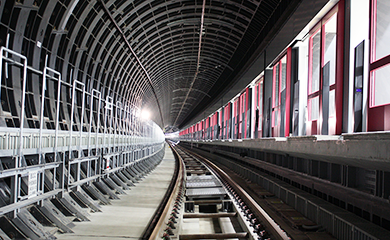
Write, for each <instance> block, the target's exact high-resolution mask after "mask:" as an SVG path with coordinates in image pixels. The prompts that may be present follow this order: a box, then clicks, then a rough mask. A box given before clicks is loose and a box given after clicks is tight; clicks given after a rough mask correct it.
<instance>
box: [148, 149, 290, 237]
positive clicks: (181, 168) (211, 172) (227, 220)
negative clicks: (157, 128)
mask: <svg viewBox="0 0 390 240" xmlns="http://www.w3.org/2000/svg"><path fill="white" fill-rule="evenodd" d="M171 148H172V150H173V152H174V153H175V155H176V157H177V160H178V163H179V164H178V166H177V168H178V169H177V171H176V173H177V175H176V176H174V177H173V180H174V181H175V184H174V185H173V186H172V187H171V188H170V189H169V191H168V192H170V197H169V198H168V199H167V200H166V204H165V207H163V208H164V210H161V211H160V213H161V214H160V215H156V216H155V218H154V219H153V220H152V221H151V223H152V222H153V223H154V224H153V228H154V230H153V231H152V232H151V234H150V235H145V236H144V239H146V238H148V239H161V238H162V239H166V240H168V239H259V240H261V239H291V237H290V236H289V235H288V233H286V231H284V230H283V229H282V228H281V226H280V225H279V224H278V223H276V222H275V221H274V220H273V219H272V218H271V217H270V216H269V215H268V214H267V213H266V211H264V209H263V208H262V207H261V206H260V205H259V204H258V203H257V202H256V201H255V200H254V199H253V197H252V196H251V195H250V194H249V193H248V192H247V191H245V190H244V189H243V188H242V187H241V186H240V185H239V184H237V183H236V182H235V181H234V180H233V179H232V178H230V177H229V175H228V174H227V173H225V172H224V171H223V170H222V169H220V168H219V167H218V166H216V165H214V164H213V163H212V162H210V161H209V160H207V159H205V158H204V157H202V156H200V155H197V154H195V153H191V152H189V151H188V150H186V149H184V148H181V147H179V146H174V145H173V144H171ZM157 219H158V220H157ZM149 227H150V226H149Z"/></svg>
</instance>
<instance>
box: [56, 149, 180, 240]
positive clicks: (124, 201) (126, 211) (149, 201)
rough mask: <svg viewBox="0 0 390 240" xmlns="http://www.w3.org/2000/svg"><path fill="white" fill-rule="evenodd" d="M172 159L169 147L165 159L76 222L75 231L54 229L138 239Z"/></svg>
mask: <svg viewBox="0 0 390 240" xmlns="http://www.w3.org/2000/svg"><path fill="white" fill-rule="evenodd" d="M174 167H175V161H174V157H173V154H172V151H171V149H170V148H169V147H166V149H165V157H164V160H163V161H162V162H161V163H160V164H159V165H158V166H157V167H156V169H154V170H153V171H152V172H151V173H149V175H147V176H146V177H145V178H144V179H143V180H142V181H141V182H140V183H138V184H137V186H136V187H132V189H131V190H128V191H126V193H127V195H118V196H119V197H120V200H111V203H112V205H106V206H102V212H99V213H91V216H89V219H90V220H91V221H90V222H76V223H75V225H76V226H75V227H74V228H73V229H72V230H73V231H74V233H67V234H61V233H57V234H56V237H57V238H58V239H83V240H90V239H110V240H116V239H139V238H140V237H141V235H142V233H143V232H144V230H145V228H146V226H147V225H148V223H149V221H150V220H151V218H152V216H153V214H154V212H155V211H156V209H157V207H158V205H159V204H160V202H161V201H162V198H163V197H164V194H165V192H166V190H167V188H168V186H169V183H170V181H171V179H172V175H173V171H174Z"/></svg>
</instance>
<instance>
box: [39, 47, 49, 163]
mask: <svg viewBox="0 0 390 240" xmlns="http://www.w3.org/2000/svg"><path fill="white" fill-rule="evenodd" d="M47 58H48V56H47V55H46V58H45V66H44V67H43V76H42V98H41V116H40V121H41V122H40V126H39V150H38V157H39V160H38V162H39V164H41V163H42V130H43V122H44V119H43V118H44V115H43V112H44V109H45V92H46V68H47Z"/></svg>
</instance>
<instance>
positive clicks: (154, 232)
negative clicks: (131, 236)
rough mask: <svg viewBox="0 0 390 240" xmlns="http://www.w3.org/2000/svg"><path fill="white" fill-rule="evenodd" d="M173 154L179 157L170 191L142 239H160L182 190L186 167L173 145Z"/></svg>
mask: <svg viewBox="0 0 390 240" xmlns="http://www.w3.org/2000/svg"><path fill="white" fill-rule="evenodd" d="M170 147H171V149H172V151H173V153H174V154H175V155H176V156H177V159H176V166H175V172H174V174H173V177H172V181H171V183H170V184H169V186H168V190H167V192H166V193H165V195H164V198H163V201H162V202H161V203H160V205H159V206H158V208H157V210H156V212H155V214H154V215H153V218H152V220H151V221H150V223H149V225H148V227H147V228H146V230H145V231H144V233H143V234H142V237H141V238H140V239H159V238H160V237H161V236H160V231H161V228H162V226H163V224H164V222H165V220H166V218H167V216H168V214H169V209H170V208H171V205H172V203H173V202H174V200H175V196H176V195H177V193H178V191H179V190H180V189H179V188H180V185H181V183H182V182H183V180H184V176H185V174H184V165H183V160H182V159H181V157H180V155H179V154H178V153H177V152H176V151H175V150H174V148H173V147H172V145H170Z"/></svg>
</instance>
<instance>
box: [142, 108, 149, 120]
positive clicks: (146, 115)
mask: <svg viewBox="0 0 390 240" xmlns="http://www.w3.org/2000/svg"><path fill="white" fill-rule="evenodd" d="M141 118H142V119H145V120H146V119H150V112H149V111H148V110H146V109H143V110H142V111H141Z"/></svg>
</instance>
